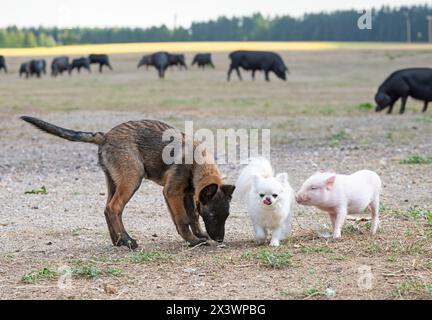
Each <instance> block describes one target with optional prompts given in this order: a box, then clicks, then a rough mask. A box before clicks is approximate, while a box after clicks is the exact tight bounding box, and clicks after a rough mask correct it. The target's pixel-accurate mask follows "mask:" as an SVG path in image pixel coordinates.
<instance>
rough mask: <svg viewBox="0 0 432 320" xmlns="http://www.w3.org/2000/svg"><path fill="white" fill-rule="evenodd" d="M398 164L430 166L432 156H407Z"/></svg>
mask: <svg viewBox="0 0 432 320" xmlns="http://www.w3.org/2000/svg"><path fill="white" fill-rule="evenodd" d="M399 163H400V164H432V156H428V157H423V156H420V155H413V156H409V157H407V158H405V159H402V160H401V161H400V162H399Z"/></svg>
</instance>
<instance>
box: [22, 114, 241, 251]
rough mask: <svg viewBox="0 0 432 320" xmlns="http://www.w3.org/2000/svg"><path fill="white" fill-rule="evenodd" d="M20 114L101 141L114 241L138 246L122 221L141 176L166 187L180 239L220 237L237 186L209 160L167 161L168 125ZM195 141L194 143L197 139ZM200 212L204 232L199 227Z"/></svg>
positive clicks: (59, 131)
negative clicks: (78, 126) (65, 124)
mask: <svg viewBox="0 0 432 320" xmlns="http://www.w3.org/2000/svg"><path fill="white" fill-rule="evenodd" d="M21 119H22V120H24V121H26V122H29V123H31V124H32V125H34V126H36V127H37V128H39V129H41V130H43V131H45V132H47V133H50V134H53V135H56V136H58V137H61V138H63V139H67V140H70V141H81V142H88V143H94V144H97V145H98V146H99V152H98V154H99V164H100V166H101V167H102V169H103V171H104V172H105V176H106V181H107V186H108V199H107V204H106V208H105V218H106V221H107V223H108V229H109V232H110V236H111V240H112V242H113V244H114V245H116V246H121V245H125V246H128V247H129V248H132V249H135V248H137V247H138V244H137V242H136V241H135V240H134V239H132V238H131V237H130V236H129V235H128V234H127V232H126V230H125V228H124V226H123V222H122V214H123V209H124V207H125V205H126V204H127V203H128V201H129V200H130V199H131V198H132V196H133V195H134V193H135V191H136V190H137V189H138V188H139V186H140V185H141V181H142V179H143V178H146V179H150V180H152V181H154V182H156V183H158V184H159V185H161V186H163V187H164V189H163V195H164V197H165V201H166V203H167V206H168V209H169V211H170V213H171V216H172V219H173V221H174V223H175V225H176V227H177V231H178V233H179V234H180V235H181V236H182V237H183V239H185V240H186V241H188V242H189V243H190V244H191V245H196V244H199V243H201V242H205V241H206V240H207V239H208V235H209V236H210V238H212V239H213V240H216V241H218V242H222V241H223V239H224V235H225V221H226V219H227V218H228V215H229V205H230V201H231V195H232V193H233V191H234V188H235V187H234V186H232V185H226V184H223V181H222V177H221V174H220V172H219V168H218V166H217V165H216V164H214V163H212V161H209V162H205V163H203V164H198V163H197V162H196V161H193V163H192V164H185V161H182V162H181V164H165V163H164V161H163V160H162V153H163V150H164V148H165V147H166V146H167V145H168V144H169V142H167V141H163V139H162V135H163V133H164V132H165V131H166V130H169V129H170V130H174V129H173V128H172V127H171V126H169V125H167V124H165V123H163V122H160V121H156V120H142V121H129V122H126V123H123V124H120V125H118V126H116V127H114V128H113V129H111V130H110V131H109V132H107V133H102V132H96V133H92V132H80V131H73V130H68V129H64V128H60V127H57V126H55V125H53V124H50V123H47V122H45V121H42V120H39V119H36V118H32V117H27V116H23V117H21ZM180 136H181V137H182V138H181V140H182V141H181V143H182V145H183V146H184V142H185V136H184V134H183V133H180ZM193 145H194V149H195V148H196V146H197V145H198V143H197V142H194V144H193ZM183 160H184V156H183ZM199 215H200V216H201V217H202V218H203V220H204V225H205V228H206V230H207V232H208V235H207V234H206V233H205V232H204V231H202V229H201V227H200V224H199Z"/></svg>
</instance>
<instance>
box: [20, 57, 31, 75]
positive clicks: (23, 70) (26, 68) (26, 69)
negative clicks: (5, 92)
mask: <svg viewBox="0 0 432 320" xmlns="http://www.w3.org/2000/svg"><path fill="white" fill-rule="evenodd" d="M23 74H25V77H26V78H28V77H29V75H30V61H27V62H23V63H21V66H20V69H19V76H20V78H21V76H22V75H23Z"/></svg>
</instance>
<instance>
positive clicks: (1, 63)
mask: <svg viewBox="0 0 432 320" xmlns="http://www.w3.org/2000/svg"><path fill="white" fill-rule="evenodd" d="M1 69H3V70H4V72H5V73H8V70H7V67H6V59H5V57H3V56H0V70H1Z"/></svg>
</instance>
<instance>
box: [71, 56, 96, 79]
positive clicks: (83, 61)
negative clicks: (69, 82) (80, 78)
mask: <svg viewBox="0 0 432 320" xmlns="http://www.w3.org/2000/svg"><path fill="white" fill-rule="evenodd" d="M81 68H84V69H86V70H87V71H88V72H89V73H91V69H90V59H89V58H86V57H81V58H78V59H73V60H72V63H71V64H70V65H69V75H70V74H71V73H72V71H73V70H74V69H77V71H78V73H80V72H81Z"/></svg>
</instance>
